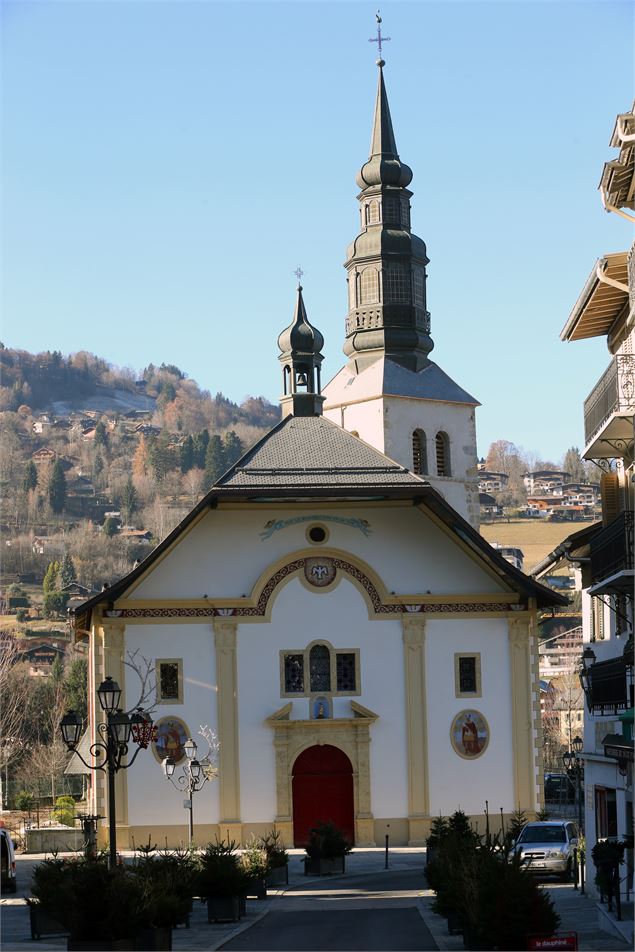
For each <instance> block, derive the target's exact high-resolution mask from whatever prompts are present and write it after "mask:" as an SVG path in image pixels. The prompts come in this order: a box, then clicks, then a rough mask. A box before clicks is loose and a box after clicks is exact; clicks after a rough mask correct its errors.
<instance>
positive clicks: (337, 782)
mask: <svg viewBox="0 0 635 952" xmlns="http://www.w3.org/2000/svg"><path fill="white" fill-rule="evenodd" d="M329 821H331V822H333V823H334V824H335V825H336V826H338V827H339V828H340V830H342V832H343V834H344V836H345V837H346V839H347V840H348V841H349V842H350V844H351V845H353V843H354V841H355V816H354V807H353V767H352V765H351V762H350V760H349V759H348V757H347V756H346V754H345V753H344V752H343V751H341V750H340V749H339V747H333V746H331V745H330V744H319V745H315V746H314V747H309V748H307V750H304V751H303V752H302V753H301V754H300V756H299V757H298V758H297V760H296V761H295V763H294V765H293V843H294V846H297V847H301V846H306V844H307V843H308V842H309V833H310V830H311V827H313V826H315V825H316V824H317V823H320V822H325V823H327V822H329Z"/></svg>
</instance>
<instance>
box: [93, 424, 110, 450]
mask: <svg viewBox="0 0 635 952" xmlns="http://www.w3.org/2000/svg"><path fill="white" fill-rule="evenodd" d="M94 445H95V446H104V447H106V446H108V432H107V430H106V427H105V425H104V424H103V423H102V422H101V420H100V421H99V423H98V424H97V426H96V427H95V440H94Z"/></svg>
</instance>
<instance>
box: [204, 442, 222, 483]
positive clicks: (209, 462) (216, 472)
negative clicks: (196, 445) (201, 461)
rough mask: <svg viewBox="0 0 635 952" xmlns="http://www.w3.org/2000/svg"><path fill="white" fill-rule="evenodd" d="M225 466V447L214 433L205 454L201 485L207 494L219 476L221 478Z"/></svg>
mask: <svg viewBox="0 0 635 952" xmlns="http://www.w3.org/2000/svg"><path fill="white" fill-rule="evenodd" d="M226 469H227V466H226V465H225V447H224V446H223V441H222V440H221V438H220V436H219V435H218V434H217V433H215V434H214V436H212V437H211V439H210V441H209V444H208V447H207V453H206V454H205V476H204V479H203V485H204V487H205V491H206V492H207V491H208V490H210V489H211V488H212V486H213V485H214V483H215V482H216V480H217V479H218V478H219V476H222V475H223V473H224V472H225V470H226Z"/></svg>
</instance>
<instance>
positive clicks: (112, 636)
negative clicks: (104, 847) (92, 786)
mask: <svg viewBox="0 0 635 952" xmlns="http://www.w3.org/2000/svg"><path fill="white" fill-rule="evenodd" d="M97 630H98V644H99V655H100V664H99V665H98V669H97V666H96V670H95V674H96V680H95V692H96V691H97V688H98V687H99V685H100V684H101V682H102V681H103V679H104V678H105V677H107V676H108V675H109V676H110V677H111V678H112V679H113V681H116V682H117V684H118V685H119V687H120V688H121V701H120V702H119V706H120V707H121V708H122V710H126V706H127V705H126V690H125V686H126V668H125V664H124V662H125V656H126V626H125V622H123V621H122V620H121V619H119V618H102V619H101V621H100V622H99V625H98V629H97ZM135 700H136V697H135V698H132V701H135ZM95 713H96V715H97V720H96V722H95V723H97V722H104V721H105V719H106V718H105V715H104V713H103V711H102V709H101V706H100V704H99V700H98V699H97V696H96V695H95ZM102 736H103V735H101V734H100V733H99V732H97V738H96V739H97V740H98V741H99V740H100V739H101V737H102ZM132 752H133V751H131V753H132ZM132 769H133V770H134V767H133V768H132ZM126 773H127V771H125V770H120V771H119V772H118V773H117V774H116V776H115V812H116V817H117V847H118V848H120V849H127V848H128V846H129V843H128V782H127V776H126ZM98 777H99V780H100V782H99V787H98V790H99V791H100V796H99V800H100V803H99V804H98V812H99V813H100V814H101V815H102V816H105V817H106V820H105V821H104V824H105V826H107V818H108V797H107V788H108V783H107V779H106V775H105V774H102V773H101V772H98Z"/></svg>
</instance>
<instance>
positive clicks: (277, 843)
mask: <svg viewBox="0 0 635 952" xmlns="http://www.w3.org/2000/svg"><path fill="white" fill-rule="evenodd" d="M260 844H261V846H262V848H263V850H264V851H265V853H266V854H267V865H268V871H267V877H266V883H267V886H268V887H269V888H271V889H273V888H275V887H277V886H288V885H289V854H288V853H287V851H286V849H285V845H284V843H283V842H282V840H281V838H280V831H279V830H276V829H273V830H271V832H269V833H266V834H265V835H264V836H263V837H261V839H260Z"/></svg>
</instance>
